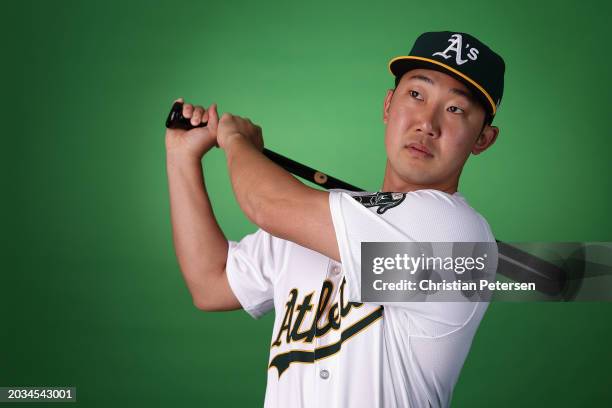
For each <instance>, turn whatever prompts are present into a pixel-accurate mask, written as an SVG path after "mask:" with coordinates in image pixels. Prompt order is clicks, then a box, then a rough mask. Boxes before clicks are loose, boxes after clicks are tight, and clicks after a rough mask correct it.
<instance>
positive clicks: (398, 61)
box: [389, 55, 497, 116]
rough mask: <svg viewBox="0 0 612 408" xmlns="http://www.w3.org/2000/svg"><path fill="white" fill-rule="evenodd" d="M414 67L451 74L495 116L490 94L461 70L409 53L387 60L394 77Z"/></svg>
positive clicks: (494, 106)
mask: <svg viewBox="0 0 612 408" xmlns="http://www.w3.org/2000/svg"><path fill="white" fill-rule="evenodd" d="M415 68H426V69H433V70H436V71H440V72H443V73H445V74H449V75H451V76H453V77H454V78H456V79H457V80H459V81H461V82H462V83H463V84H465V85H466V86H468V87H469V88H470V89H471V90H472V91H473V93H474V96H475V97H477V98H478V99H479V100H480V101H481V102H482V103H483V104H484V105H485V106H488V107H489V108H490V113H491V116H495V113H496V111H497V106H496V105H495V103H494V102H493V98H491V95H489V93H488V92H487V91H485V89H484V88H483V87H482V86H481V85H480V84H479V83H477V82H476V81H474V80H473V79H472V78H470V77H468V76H467V75H465V74H463V73H462V72H459V71H457V70H456V69H454V68H453V67H451V66H448V65H446V64H444V63H442V62H440V61H436V60H432V59H429V58H424V57H417V56H411V55H406V56H400V57H395V58H393V59H392V60H391V61H389V71H390V72H391V73H392V74H393V75H395V76H396V77H400V76H402V75H403V74H404V73H406V72H407V71H410V70H411V69H415Z"/></svg>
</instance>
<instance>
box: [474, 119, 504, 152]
mask: <svg viewBox="0 0 612 408" xmlns="http://www.w3.org/2000/svg"><path fill="white" fill-rule="evenodd" d="M497 135H499V128H498V127H497V126H489V125H487V126H485V128H484V129H483V130H482V132H481V133H480V135H479V136H478V139H476V143H474V146H473V147H472V154H475V155H476V154H480V153H482V152H484V151H485V150H487V149H488V148H489V147H491V145H492V144H493V143H495V141H496V140H497Z"/></svg>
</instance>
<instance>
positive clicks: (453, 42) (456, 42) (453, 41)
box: [432, 34, 478, 65]
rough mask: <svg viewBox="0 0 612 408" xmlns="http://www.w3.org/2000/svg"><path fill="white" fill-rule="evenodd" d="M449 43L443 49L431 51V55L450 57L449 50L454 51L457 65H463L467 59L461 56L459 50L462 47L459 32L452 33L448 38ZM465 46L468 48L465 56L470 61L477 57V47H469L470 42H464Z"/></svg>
mask: <svg viewBox="0 0 612 408" xmlns="http://www.w3.org/2000/svg"><path fill="white" fill-rule="evenodd" d="M448 41H449V42H450V45H449V46H448V48H446V49H445V50H444V51H441V52H436V53H433V54H432V55H439V56H441V57H442V58H444V59H449V58H452V55H448V53H449V52H451V51H454V52H455V62H456V63H457V65H463V64H465V63H466V62H468V60H467V59H463V58H461V51H462V49H463V38H462V37H461V34H453V35H451V38H449V39H448ZM465 48H466V49H467V50H468V54H467V57H468V58H469V59H471V60H472V61H476V59H478V49H476V48H474V47H472V48H470V44H466V45H465Z"/></svg>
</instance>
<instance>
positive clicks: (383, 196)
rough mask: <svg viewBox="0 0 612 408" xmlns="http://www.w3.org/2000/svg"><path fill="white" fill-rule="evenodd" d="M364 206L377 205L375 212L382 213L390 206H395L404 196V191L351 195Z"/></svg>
mask: <svg viewBox="0 0 612 408" xmlns="http://www.w3.org/2000/svg"><path fill="white" fill-rule="evenodd" d="M353 198H354V199H355V200H357V201H358V202H359V203H360V204H362V205H363V206H364V207H367V208H370V207H378V208H377V209H376V212H377V213H378V214H382V213H384V212H385V211H387V210H388V209H390V208H393V207H397V206H398V205H400V204H401V203H402V201H404V199H405V198H406V193H382V192H378V193H373V194H367V195H361V196H353Z"/></svg>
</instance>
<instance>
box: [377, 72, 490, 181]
mask: <svg viewBox="0 0 612 408" xmlns="http://www.w3.org/2000/svg"><path fill="white" fill-rule="evenodd" d="M484 118H485V111H484V108H483V107H482V105H480V104H479V103H478V102H476V100H475V99H474V98H473V96H471V92H470V91H469V90H468V88H467V87H466V86H464V85H463V84H462V83H461V82H459V81H458V80H456V79H455V78H453V77H451V76H450V75H447V74H444V73H441V72H438V71H434V70H429V69H414V70H411V71H408V72H406V73H405V74H404V75H403V77H402V79H401V81H400V83H399V84H398V86H397V88H396V89H395V91H393V90H390V91H388V92H387V97H386V98H385V104H384V115H383V121H384V123H385V124H386V125H387V126H386V130H385V147H386V150H387V158H388V159H387V169H386V173H385V182H386V183H387V182H389V181H390V187H391V188H394V187H395V188H396V189H399V188H402V186H403V185H406V186H420V188H436V189H440V190H448V189H450V190H452V189H453V185H454V187H455V188H456V186H457V184H458V180H459V175H460V174H461V170H462V168H463V165H464V164H465V161H466V160H467V158H468V157H469V155H470V153H474V154H479V153H480V152H482V151H484V150H485V149H486V148H488V147H489V146H490V145H491V144H492V143H493V142H494V141H495V138H496V137H497V133H498V132H499V130H498V129H497V128H495V127H491V126H485V129H484V130H483V131H482V133H479V132H480V130H481V129H482V125H483V121H484ZM423 150H425V151H426V153H423ZM387 179H390V180H387Z"/></svg>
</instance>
